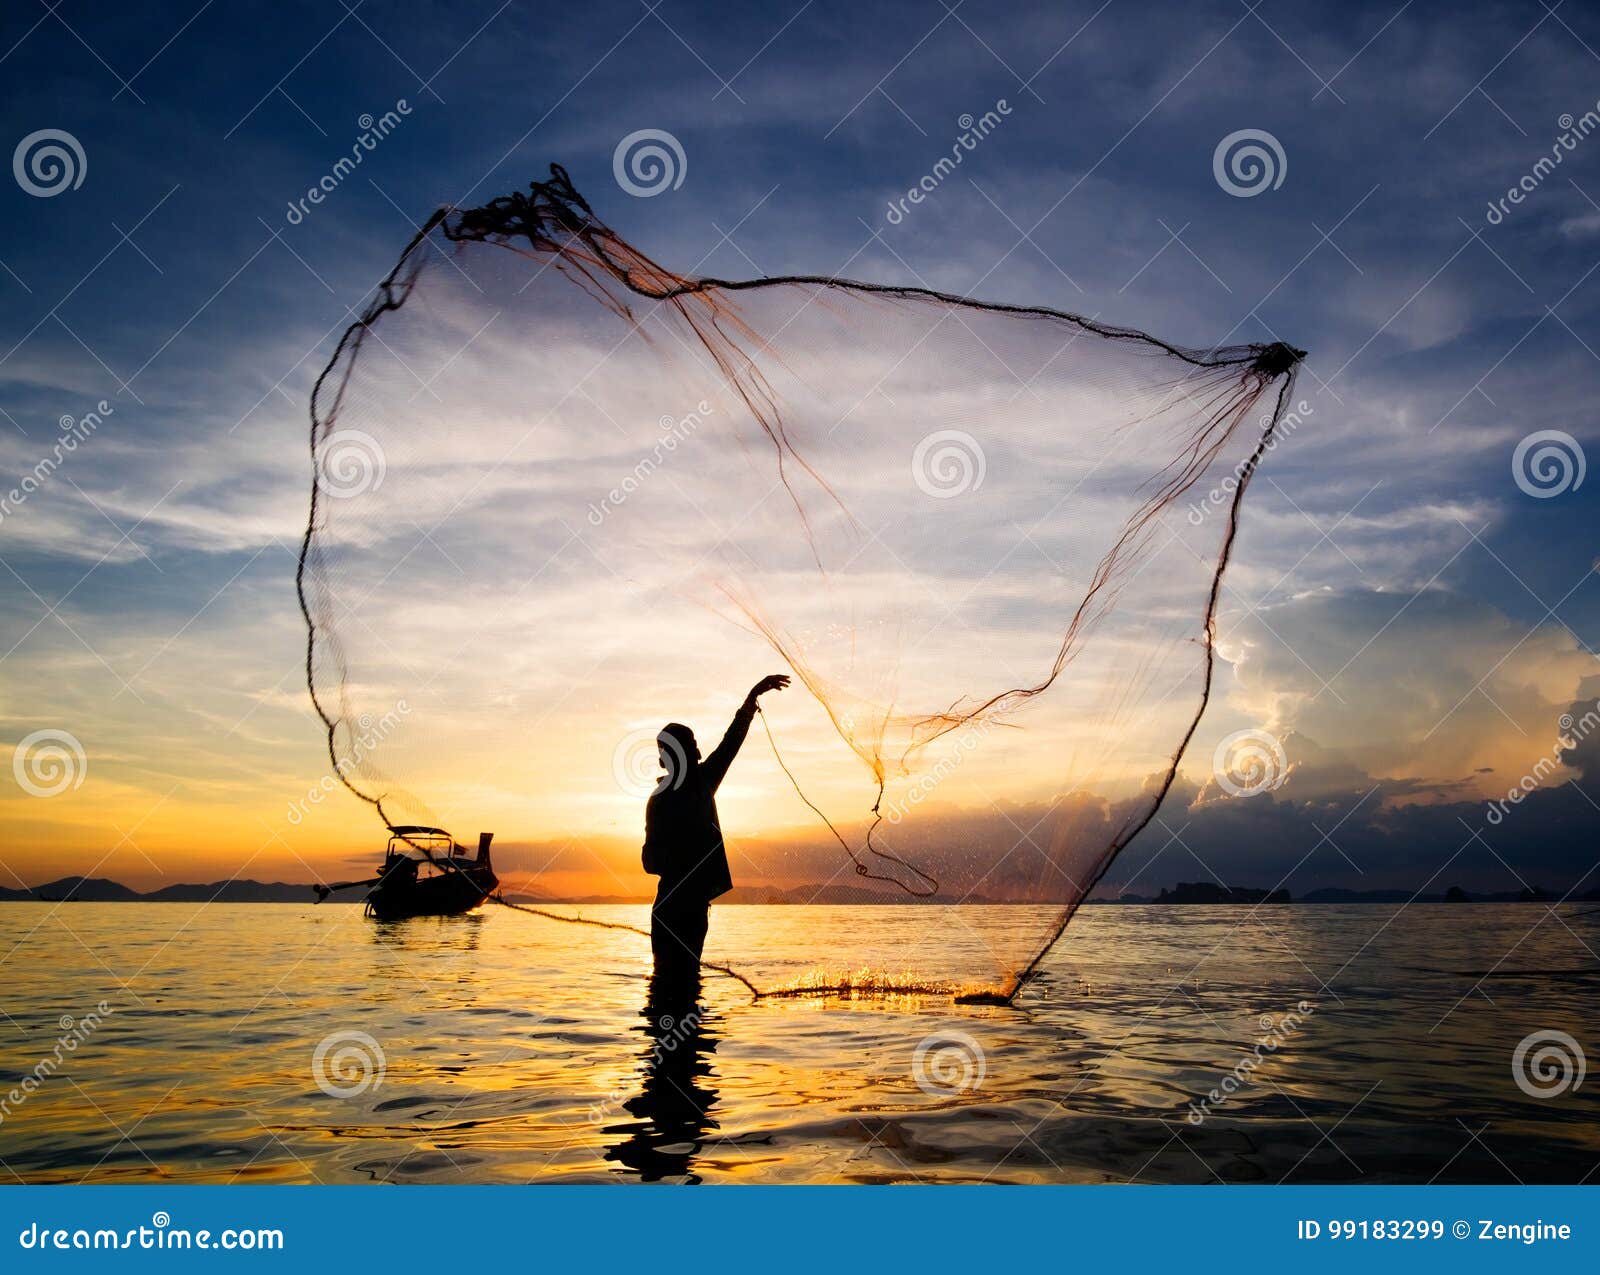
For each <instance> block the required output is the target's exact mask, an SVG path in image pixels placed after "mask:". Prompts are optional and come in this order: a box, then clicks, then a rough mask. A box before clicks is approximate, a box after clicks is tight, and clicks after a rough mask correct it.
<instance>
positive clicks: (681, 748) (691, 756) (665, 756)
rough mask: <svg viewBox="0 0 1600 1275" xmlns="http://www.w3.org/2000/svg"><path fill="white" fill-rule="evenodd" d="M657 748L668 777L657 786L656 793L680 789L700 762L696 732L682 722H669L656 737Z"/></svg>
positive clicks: (662, 767) (662, 766)
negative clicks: (692, 769) (695, 740)
mask: <svg viewBox="0 0 1600 1275" xmlns="http://www.w3.org/2000/svg"><path fill="white" fill-rule="evenodd" d="M656 748H657V749H659V750H660V753H661V769H662V770H664V771H666V772H667V773H666V776H665V777H664V778H663V779H662V780H661V782H660V783H659V784H657V785H656V791H657V792H661V791H662V790H663V789H667V788H677V787H679V786H680V785H681V784H682V783H683V781H684V778H685V777H686V776H687V775H688V773H689V771H690V769H691V768H692V767H694V766H696V765H698V764H699V762H700V746H699V745H698V744H696V743H695V742H694V732H693V731H692V730H690V729H689V728H688V727H687V726H685V725H684V724H683V723H682V722H668V723H667V724H666V725H665V726H663V727H662V728H661V730H660V732H659V733H658V734H657V735H656Z"/></svg>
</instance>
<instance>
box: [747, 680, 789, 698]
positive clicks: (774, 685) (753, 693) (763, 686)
mask: <svg viewBox="0 0 1600 1275" xmlns="http://www.w3.org/2000/svg"><path fill="white" fill-rule="evenodd" d="M788 685H789V675H788V674H787V673H774V674H772V676H771V677H764V678H762V679H761V680H760V681H759V682H757V683H756V684H755V685H754V686H752V687H751V688H750V694H749V695H747V696H745V703H747V704H754V703H755V702H756V700H757V699H758V698H759V697H760V696H762V695H765V694H766V693H767V692H768V691H781V690H783V689H784V687H786V686H788Z"/></svg>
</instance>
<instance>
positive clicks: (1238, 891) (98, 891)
mask: <svg viewBox="0 0 1600 1275" xmlns="http://www.w3.org/2000/svg"><path fill="white" fill-rule="evenodd" d="M311 893H312V887H311V885H310V884H309V883H307V884H296V883H293V882H288V881H254V880H229V881H212V882H209V883H179V884H173V885H168V886H162V887H161V888H160V889H157V890H151V891H147V892H140V891H138V890H134V889H132V888H131V887H129V886H126V885H123V884H122V883H121V882H120V881H113V880H111V879H109V878H107V877H84V876H65V877H59V878H57V879H56V880H54V881H47V882H44V883H43V884H41V885H37V886H31V887H28V886H25V887H23V888H21V889H15V888H11V887H4V886H0V903H315V902H316V900H315V899H314V898H312V897H310V896H311ZM1266 893H1267V892H1266V891H1253V890H1248V889H1243V888H1241V887H1237V886H1229V887H1216V886H1202V885H1189V884H1184V883H1180V884H1179V885H1178V887H1177V888H1176V890H1174V891H1172V892H1171V893H1169V892H1168V891H1167V890H1165V889H1163V890H1162V892H1161V895H1162V896H1165V897H1160V896H1152V895H1143V894H1132V893H1124V894H1120V895H1107V896H1102V897H1096V898H1090V899H1087V900H1085V902H1086V903H1087V904H1092V905H1111V904H1119V903H1121V904H1160V905H1166V904H1173V903H1176V904H1179V905H1180V906H1181V905H1188V906H1208V905H1213V904H1225V905H1227V904H1231V905H1234V906H1252V905H1254V903H1253V900H1252V899H1251V897H1250V896H1254V895H1256V894H1261V895H1265V894H1266ZM505 897H506V899H507V901H509V902H512V903H524V904H533V905H549V904H561V905H576V904H587V905H592V906H603V905H608V904H648V903H649V902H650V898H649V896H648V895H639V896H628V895H582V896H576V897H571V898H556V897H554V896H551V895H546V894H540V893H535V892H530V891H528V890H527V889H526V888H523V889H521V890H516V891H512V892H508V893H507V894H506V896H505ZM1559 899H1560V896H1559V895H1557V894H1554V893H1552V892H1550V891H1546V890H1541V889H1538V888H1537V887H1535V888H1531V889H1524V890H1517V891H1512V890H1506V891H1498V892H1489V893H1481V892H1480V893H1474V892H1472V891H1467V890H1462V889H1461V888H1460V887H1458V886H1452V887H1450V888H1449V890H1447V891H1444V892H1441V893H1438V894H1426V895H1425V894H1415V893H1412V892H1410V891H1406V890H1395V889H1387V890H1347V889H1342V888H1337V887H1325V888H1322V889H1316V890H1311V891H1308V892H1307V893H1305V894H1303V895H1301V896H1300V897H1299V898H1295V899H1291V898H1289V897H1288V896H1287V892H1286V891H1284V892H1282V897H1278V896H1276V895H1275V896H1274V897H1273V899H1272V900H1271V902H1272V903H1273V905H1274V906H1276V905H1279V904H1313V905H1315V904H1340V903H1354V904H1383V903H1412V902H1415V903H1450V902H1459V903H1549V902H1556V901H1558V900H1559ZM330 901H331V902H347V903H355V902H359V901H360V896H359V895H352V896H349V897H347V898H345V899H331V900H330ZM719 901H720V902H722V903H724V904H787V905H795V906H805V905H807V904H835V905H837V904H846V905H850V904H853V905H865V906H895V905H899V906H905V905H909V904H914V903H926V902H930V900H923V899H913V898H908V897H902V896H899V895H890V894H880V893H877V892H874V891H868V890H864V889H862V888H861V887H859V886H855V885H826V886H794V887H792V888H790V889H787V890H781V889H777V888H775V887H768V886H736V887H734V889H733V890H732V891H730V892H729V894H727V895H724V896H723V898H722V899H721V900H719ZM1057 901H1058V900H1036V901H1034V902H1040V903H1050V902H1057ZM1568 901H1569V902H1581V903H1592V902H1596V901H1600V889H1594V890H1590V891H1588V892H1587V893H1585V894H1582V895H1573V896H1572V897H1571V898H1570V899H1569V900H1568ZM931 902H933V903H936V904H941V903H942V904H945V905H948V906H956V905H959V904H963V903H965V904H968V905H980V906H981V905H985V904H1004V903H1006V902H1007V900H1004V899H993V898H989V897H987V896H972V897H969V898H967V899H961V900H958V899H954V898H951V899H934V900H931Z"/></svg>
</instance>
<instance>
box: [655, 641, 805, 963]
mask: <svg viewBox="0 0 1600 1275" xmlns="http://www.w3.org/2000/svg"><path fill="white" fill-rule="evenodd" d="M787 685H789V679H788V677H787V676H785V675H784V674H782V673H775V674H773V675H772V676H771V677H765V678H762V679H761V681H759V682H757V683H756V684H755V686H753V687H751V689H750V694H748V695H747V696H745V700H744V703H743V704H741V705H740V706H739V711H738V712H737V713H735V714H734V716H733V723H732V725H730V726H729V727H728V731H727V734H725V735H724V736H723V737H722V742H721V743H720V744H718V745H717V746H716V748H715V749H714V750H713V751H712V753H711V756H709V757H707V758H705V760H703V761H702V760H701V758H700V749H699V746H698V745H697V744H696V743H695V738H694V732H693V731H692V730H690V729H689V728H688V727H687V726H685V725H683V724H682V723H680V722H669V723H668V724H667V725H666V726H663V727H662V728H661V733H660V734H659V735H657V736H656V745H657V747H658V748H659V749H660V750H661V766H662V769H663V770H665V771H666V772H667V773H666V774H665V775H664V776H662V779H661V782H660V783H659V784H657V785H656V790H655V792H654V793H653V794H651V797H650V802H649V804H648V805H647V806H646V807H645V815H644V855H643V859H644V870H645V871H646V872H648V873H650V874H651V875H652V876H657V877H660V878H661V883H660V885H659V886H658V887H657V888H656V901H655V906H654V907H652V908H651V909H650V948H651V951H652V952H653V954H654V956H655V962H656V974H657V975H658V976H676V977H683V978H693V977H694V976H695V974H696V972H697V971H698V969H699V965H700V953H701V951H702V949H703V948H704V947H705V942H706V926H707V925H708V924H709V921H710V912H711V900H712V899H714V898H716V897H717V896H718V895H722V894H726V893H727V892H728V891H729V890H731V889H733V878H732V877H731V876H730V875H729V872H728V854H727V851H726V850H725V849H724V847H723V844H722V825H721V823H720V822H719V821H718V819H717V801H716V794H717V788H718V786H719V785H720V784H721V783H722V780H723V777H724V776H725V775H727V773H728V767H729V766H731V765H732V764H733V759H734V757H735V756H737V755H738V752H739V746H740V745H741V744H743V743H744V737H745V734H746V733H747V732H748V731H749V729H750V723H751V721H752V720H753V719H754V718H755V715H756V700H757V698H758V697H760V696H761V695H764V694H766V692H768V691H781V690H782V689H783V688H784V687H786V686H787Z"/></svg>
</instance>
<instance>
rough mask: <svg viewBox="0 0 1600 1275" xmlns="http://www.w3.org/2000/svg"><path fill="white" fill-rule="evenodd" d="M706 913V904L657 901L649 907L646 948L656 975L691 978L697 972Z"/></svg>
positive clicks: (708, 913) (709, 909)
mask: <svg viewBox="0 0 1600 1275" xmlns="http://www.w3.org/2000/svg"><path fill="white" fill-rule="evenodd" d="M710 913H711V905H710V904H708V903H690V904H681V903H672V902H664V901H658V902H657V903H656V905H655V906H654V907H653V908H651V909H650V951H651V954H652V955H653V956H654V958H655V964H656V973H657V974H666V975H676V976H680V977H693V976H694V975H695V974H696V973H697V972H698V970H699V967H700V954H701V953H702V952H703V951H704V950H705V945H706V928H707V926H708V925H709V924H710V920H711V915H710Z"/></svg>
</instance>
